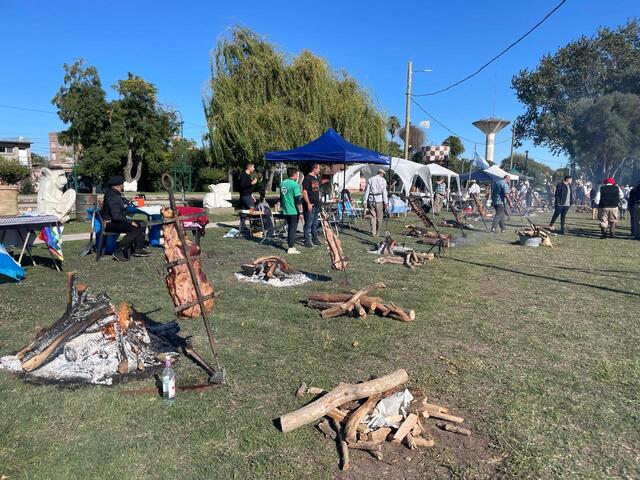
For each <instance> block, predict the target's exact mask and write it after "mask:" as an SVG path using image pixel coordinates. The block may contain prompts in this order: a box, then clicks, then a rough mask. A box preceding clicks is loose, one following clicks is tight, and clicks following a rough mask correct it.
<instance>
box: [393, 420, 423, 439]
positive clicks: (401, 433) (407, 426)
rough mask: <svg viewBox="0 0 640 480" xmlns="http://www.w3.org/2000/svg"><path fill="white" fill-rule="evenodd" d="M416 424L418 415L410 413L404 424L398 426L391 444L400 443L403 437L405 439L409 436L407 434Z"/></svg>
mask: <svg viewBox="0 0 640 480" xmlns="http://www.w3.org/2000/svg"><path fill="white" fill-rule="evenodd" d="M416 423H418V415H416V414H415V413H410V414H409V416H408V417H407V419H406V420H405V421H404V422H402V425H400V428H399V429H398V431H397V432H396V433H395V435H394V436H393V440H391V442H392V443H400V442H402V440H403V439H404V437H406V436H407V435H408V434H409V432H411V430H413V427H415V426H416Z"/></svg>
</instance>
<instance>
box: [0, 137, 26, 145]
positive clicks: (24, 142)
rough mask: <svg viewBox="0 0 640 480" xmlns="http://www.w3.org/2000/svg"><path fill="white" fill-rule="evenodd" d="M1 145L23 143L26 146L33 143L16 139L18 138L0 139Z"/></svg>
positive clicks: (22, 138)
mask: <svg viewBox="0 0 640 480" xmlns="http://www.w3.org/2000/svg"><path fill="white" fill-rule="evenodd" d="M0 143H22V144H25V145H31V144H32V143H33V142H32V141H31V140H29V139H28V138H24V137H16V138H0Z"/></svg>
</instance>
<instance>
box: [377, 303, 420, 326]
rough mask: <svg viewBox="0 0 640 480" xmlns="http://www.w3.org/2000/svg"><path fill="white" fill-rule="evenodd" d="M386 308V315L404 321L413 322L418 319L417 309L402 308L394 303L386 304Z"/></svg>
mask: <svg viewBox="0 0 640 480" xmlns="http://www.w3.org/2000/svg"><path fill="white" fill-rule="evenodd" d="M384 310H385V313H384V314H383V316H384V317H391V318H394V319H396V320H400V321H402V322H411V321H413V320H415V319H416V312H415V310H411V309H408V308H401V307H398V306H396V305H395V304H394V303H391V304H389V305H384Z"/></svg>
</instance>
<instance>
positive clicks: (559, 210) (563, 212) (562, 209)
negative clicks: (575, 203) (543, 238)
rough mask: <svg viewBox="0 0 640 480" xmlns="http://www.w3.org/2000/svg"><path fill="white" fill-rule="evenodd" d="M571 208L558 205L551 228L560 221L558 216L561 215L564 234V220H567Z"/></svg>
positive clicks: (552, 218) (550, 223)
mask: <svg viewBox="0 0 640 480" xmlns="http://www.w3.org/2000/svg"><path fill="white" fill-rule="evenodd" d="M570 208H571V207H567V206H559V205H556V209H555V210H554V212H553V216H552V217H551V222H549V226H552V225H553V224H554V223H555V221H556V220H557V219H558V215H560V231H562V232H564V220H565V219H566V218H567V212H568V211H569V209H570Z"/></svg>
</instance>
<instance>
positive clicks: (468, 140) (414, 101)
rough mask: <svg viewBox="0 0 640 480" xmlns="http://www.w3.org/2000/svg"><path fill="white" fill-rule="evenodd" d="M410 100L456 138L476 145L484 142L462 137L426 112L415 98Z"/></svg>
mask: <svg viewBox="0 0 640 480" xmlns="http://www.w3.org/2000/svg"><path fill="white" fill-rule="evenodd" d="M411 101H412V102H413V103H415V104H416V106H417V107H418V108H419V109H420V110H422V111H423V113H424V114H425V115H427V116H428V117H429V118H430V119H431V120H433V121H434V122H436V123H437V124H438V125H440V126H441V127H442V128H444V129H445V130H446V131H447V132H449V133H452V134H454V135H455V136H456V137H458V138H460V139H462V140H465V141H467V142H469V143H474V144H478V145H482V144H484V143H485V142H484V141H482V142H477V141H475V140H471V139H470V138H466V137H463V136H462V135H459V134H457V133H456V132H454V131H453V130H451V129H450V128H449V127H447V126H446V125H445V124H444V123H442V122H441V121H440V120H438V119H437V118H436V117H434V116H433V115H431V114H430V113H429V112H427V111H426V110H425V109H424V108H422V105H420V104H419V103H418V102H417V101H416V100H415V99H413V98H412V99H411Z"/></svg>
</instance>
